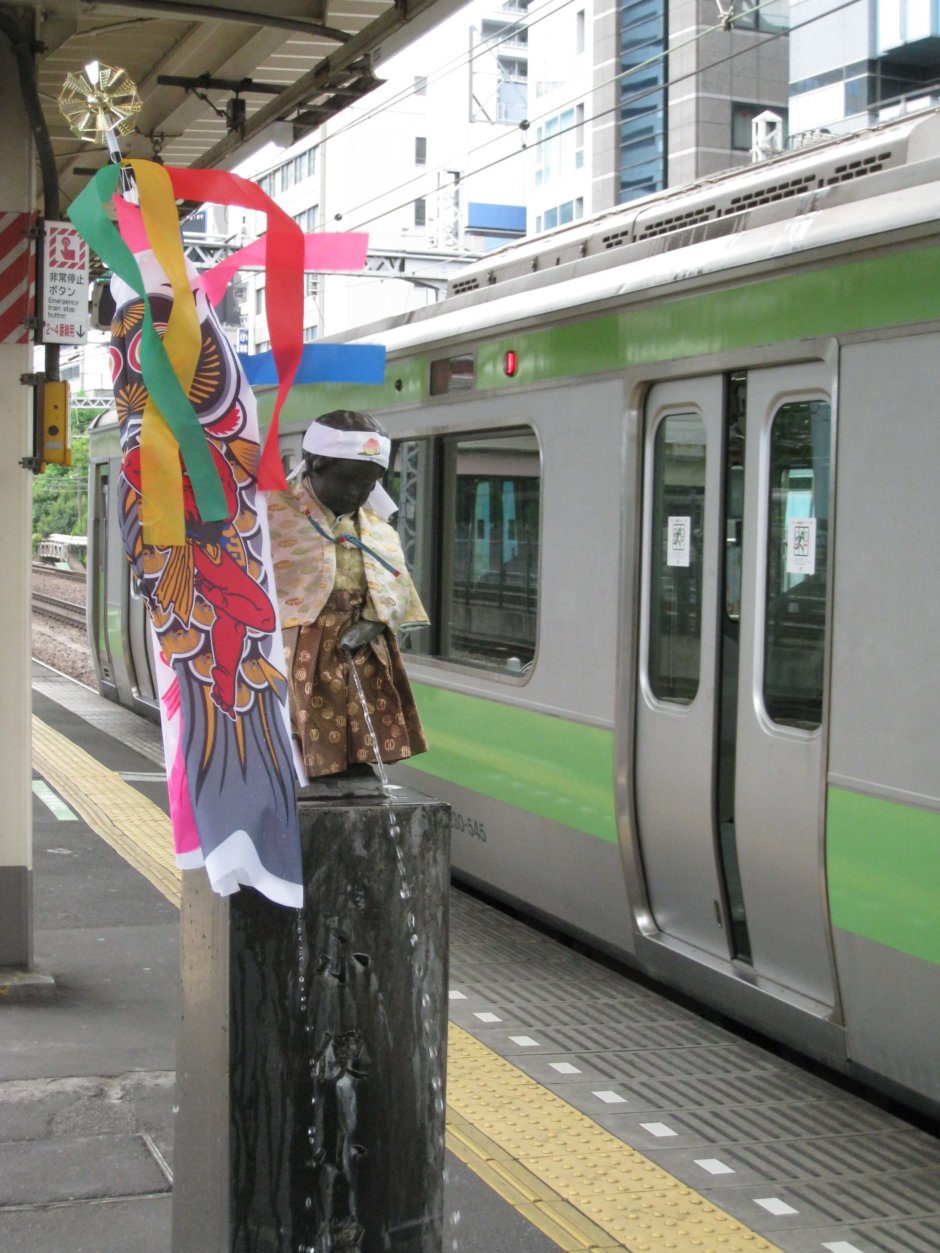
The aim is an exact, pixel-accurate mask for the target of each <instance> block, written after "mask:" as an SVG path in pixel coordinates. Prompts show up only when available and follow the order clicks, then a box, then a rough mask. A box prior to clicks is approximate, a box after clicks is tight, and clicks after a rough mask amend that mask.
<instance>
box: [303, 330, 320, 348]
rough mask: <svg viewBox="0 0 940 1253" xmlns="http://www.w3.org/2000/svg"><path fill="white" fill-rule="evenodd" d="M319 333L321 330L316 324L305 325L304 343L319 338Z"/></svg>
mask: <svg viewBox="0 0 940 1253" xmlns="http://www.w3.org/2000/svg"><path fill="white" fill-rule="evenodd" d="M318 334H319V332H318V329H317V327H316V326H305V327H304V343H305V344H310V343H312V342H313V340H315V339H316V338H317V335H318Z"/></svg>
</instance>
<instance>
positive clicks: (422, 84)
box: [415, 74, 428, 96]
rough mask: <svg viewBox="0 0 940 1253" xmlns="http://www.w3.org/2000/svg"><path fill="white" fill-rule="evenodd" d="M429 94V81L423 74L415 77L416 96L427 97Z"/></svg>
mask: <svg viewBox="0 0 940 1253" xmlns="http://www.w3.org/2000/svg"><path fill="white" fill-rule="evenodd" d="M427 94H428V80H427V78H426V77H425V75H423V74H416V75H415V95H416V96H426V95H427Z"/></svg>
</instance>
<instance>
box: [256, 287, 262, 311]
mask: <svg viewBox="0 0 940 1253" xmlns="http://www.w3.org/2000/svg"><path fill="white" fill-rule="evenodd" d="M255 313H256V314H258V313H264V286H263V285H262V286H260V287H256V288H255Z"/></svg>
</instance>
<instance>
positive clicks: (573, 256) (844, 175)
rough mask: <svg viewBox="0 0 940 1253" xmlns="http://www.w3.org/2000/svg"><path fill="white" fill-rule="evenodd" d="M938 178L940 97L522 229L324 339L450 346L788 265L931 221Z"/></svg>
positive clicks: (402, 347) (938, 199)
mask: <svg viewBox="0 0 940 1253" xmlns="http://www.w3.org/2000/svg"><path fill="white" fill-rule="evenodd" d="M938 191H940V110H938V109H931V110H928V111H924V112H922V113H919V114H917V115H911V116H909V117H907V118H904V119H901V120H899V121H896V122H892V123H886V124H884V125H882V126H879V127H874V128H872V129H871V130H868V131H864V132H862V133H860V134H853V135H850V136H843V137H841V138H838V139H833V140H831V141H827V142H823V143H819V144H815V145H813V146H812V147H808V148H805V149H801V150H800V151H798V152H794V153H787V154H783V155H781V156H779V157H776V158H772V159H770V160H769V161H766V162H762V163H760V165H755V166H753V167H747V168H745V169H743V170H741V169H739V170H731V171H728V172H727V173H725V174H722V175H719V176H716V177H715V178H711V179H708V180H704V181H700V182H696V183H694V184H692V185H690V186H686V187H683V188H678V189H675V190H671V191H667V192H662V193H659V194H658V195H656V196H654V197H649V198H646V199H644V200H641V201H636V202H633V203H631V204H629V205H621V206H619V207H618V208H616V209H611V210H607V211H605V212H603V213H600V214H598V215H596V216H595V217H593V218H589V219H585V220H584V221H581V222H577V223H574V224H572V225H571V226H567V227H564V228H561V229H559V230H556V231H552V232H551V233H550V234H548V235H540V236H538V237H536V238H534V239H526V240H520V241H519V242H518V243H515V244H512V245H507V246H506V247H505V248H503V249H500V250H499V252H497V253H494V254H490V256H489V257H488V258H487V259H486V260H485V261H481V262H480V263H477V264H475V265H473V266H471V267H468V269H467V270H465V271H463V272H462V273H461V275H460V276H459V277H458V278H457V279H456V280H455V281H454V284H453V287H454V288H455V290H454V292H453V294H452V295H449V296H447V297H445V299H444V300H442V301H439V302H438V303H436V304H433V305H428V306H426V307H424V308H422V309H417V310H413V311H411V312H410V313H406V314H402V315H399V316H397V317H393V318H388V319H385V320H383V321H379V322H375V323H373V324H371V325H367V326H361V327H358V328H354V329H350V330H348V331H346V332H344V333H343V334H341V335H337V336H335V337H330V339H325V340H324V341H323V342H331V339H332V341H333V342H346V343H350V342H352V343H374V344H384V345H385V347H386V348H387V350H388V351H389V353H392V354H395V353H398V352H407V351H409V350H411V349H414V348H416V347H421V346H424V345H428V346H430V345H431V344H434V345H436V346H438V347H440V348H447V347H449V346H452V345H459V344H461V343H462V342H463V341H464V340H465V339H467V338H475V337H479V336H481V335H484V336H491V335H493V334H494V333H502V332H504V331H510V330H512V329H514V328H516V327H520V326H523V325H526V324H531V323H532V322H533V320H538V322H539V323H541V324H547V323H550V322H553V321H559V320H566V319H570V318H571V317H572V316H575V315H576V312H580V313H586V312H588V311H589V310H592V309H595V310H598V311H599V310H601V309H603V308H605V307H607V306H609V305H610V304H611V303H617V304H620V305H627V304H630V303H631V302H636V301H640V300H643V299H647V298H649V297H650V296H652V295H656V294H666V293H667V292H668V294H669V295H677V294H679V293H680V292H682V291H688V290H692V289H695V288H698V287H701V286H703V285H708V284H713V283H715V282H716V281H726V280H727V281H735V280H736V281H740V279H741V278H743V276H744V275H745V274H746V273H752V274H756V273H758V272H765V273H767V272H775V271H776V272H781V271H784V270H787V269H791V268H792V267H794V266H796V265H798V264H801V263H803V262H806V261H812V260H815V259H821V258H823V257H825V256H826V255H833V256H835V255H838V254H841V253H844V251H845V250H846V249H847V248H851V249H857V248H859V247H877V246H878V242H879V238H881V239H884V238H886V237H887V236H889V235H891V236H894V237H896V236H897V233H898V232H899V231H906V232H907V233H908V235H909V237H914V236H916V235H918V234H920V235H925V234H928V233H930V232H932V231H934V230H935V229H936V224H937V221H938V217H940V209H938V206H940V195H938ZM458 284H462V287H461V290H460V291H457V290H456V287H457V286H458ZM497 328H498V331H497Z"/></svg>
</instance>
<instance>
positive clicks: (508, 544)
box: [89, 112, 940, 1114]
mask: <svg viewBox="0 0 940 1253" xmlns="http://www.w3.org/2000/svg"><path fill="white" fill-rule="evenodd" d="M344 338H345V339H346V340H347V342H349V341H350V339H351V340H352V342H358V343H364V344H365V343H381V344H384V345H385V346H386V348H387V354H388V357H387V371H386V381H385V383H384V385H382V386H380V387H353V386H340V385H328V386H316V387H314V386H303V387H296V388H295V389H294V391H293V392H292V394H291V396H290V398H289V400H288V403H287V405H286V407H285V410H284V413H283V415H282V430H283V453H284V457H285V462H286V464H288V465H290V464H291V463H293V462H294V461H296V459H297V457H298V456H299V455H300V439H301V434H302V431H303V429H304V428H305V426H306V424H307V423H308V422H309V420H310V419H311V418H312V417H313V416H315V415H316V414H317V413H319V412H322V411H324V410H326V409H332V408H338V407H344V408H365V409H368V410H369V411H370V412H371V413H373V414H375V415H376V417H378V418H379V419H380V421H381V422H382V423H383V424H384V426H385V427H386V429H387V430H388V432H389V434H390V435H391V436H392V438H393V441H394V461H393V465H392V467H390V473H389V486H390V489H391V490H392V491H393V493H394V494H396V496H397V498H398V500H399V502H400V514H399V518H400V522H399V529H400V531H401V533H402V538H403V542H404V546H405V551H406V555H407V557H408V560H409V563H410V566H411V568H412V569H413V571H414V572H415V576H416V581H417V583H418V585H419V589H420V591H421V593H422V596H423V599H424V601H425V603H426V605H427V606H428V607H429V609H430V613H431V618H432V620H433V621H432V626H431V627H430V628H427V629H426V630H424V631H423V632H418V633H415V634H413V635H412V636H410V637H409V641H408V647H409V651H408V654H407V660H408V668H409V672H410V675H411V678H412V681H413V684H414V686H415V690H416V694H417V697H418V701H419V706H420V710H421V714H422V718H423V720H424V722H425V725H426V729H427V731H428V735H429V739H430V742H431V751H430V752H429V753H428V754H427V755H426V756H422V757H419V758H416V759H414V761H413V763H412V764H410V765H409V766H408V767H403V766H400V767H397V768H396V769H397V771H398V774H399V777H400V779H401V781H402V782H404V781H407V782H408V783H410V784H414V785H416V786H417V787H419V788H421V789H422V790H424V791H426V792H431V793H433V794H435V795H438V796H441V797H443V798H444V799H446V800H447V801H449V802H450V804H451V805H452V806H453V813H454V833H453V863H454V873H455V875H456V876H457V877H458V878H459V879H461V880H463V881H466V882H469V883H471V884H474V885H476V886H477V887H479V888H481V889H483V890H485V891H486V892H487V893H489V894H490V895H491V896H494V897H497V898H499V899H501V900H503V901H505V902H508V903H510V904H511V905H512V906H514V907H516V908H517V909H519V910H521V911H523V912H525V913H527V914H529V915H531V916H533V917H536V918H538V919H541V920H544V921H546V922H548V923H550V924H551V925H552V926H553V927H555V928H557V929H558V930H559V931H561V932H563V933H567V934H570V935H571V936H573V937H576V938H577V939H579V940H581V941H583V942H586V943H587V944H589V945H591V946H592V947H593V948H595V949H596V950H599V951H603V952H604V953H607V954H610V955H613V956H614V957H616V958H618V959H620V960H622V961H623V962H625V963H627V964H629V965H630V966H632V967H634V968H637V969H639V970H641V971H642V972H644V973H645V974H646V975H649V976H651V977H653V978H655V979H656V980H658V981H661V982H663V983H665V984H667V985H670V986H671V987H673V988H676V989H679V990H681V991H682V992H683V993H686V994H688V995H690V996H691V997H693V998H695V999H696V1000H697V1001H698V1002H700V1003H702V1004H704V1005H708V1006H711V1007H714V1008H716V1009H718V1010H720V1011H721V1012H722V1013H724V1014H726V1015H728V1016H730V1017H733V1018H735V1019H737V1020H739V1021H740V1022H741V1023H744V1024H747V1025H748V1026H750V1027H752V1028H756V1029H758V1030H759V1031H761V1032H763V1033H765V1034H766V1035H767V1036H769V1037H771V1038H773V1039H775V1040H779V1041H781V1042H784V1043H785V1044H787V1045H791V1046H795V1047H797V1048H799V1049H801V1050H803V1051H804V1052H805V1053H807V1054H809V1055H811V1056H813V1057H815V1058H817V1059H821V1060H822V1061H824V1062H826V1063H827V1064H829V1065H832V1066H834V1067H836V1068H838V1069H839V1070H841V1071H843V1072H844V1073H848V1074H851V1075H853V1076H856V1077H860V1078H862V1079H864V1080H865V1081H867V1082H869V1083H871V1084H873V1085H875V1086H877V1087H880V1088H882V1089H884V1090H886V1091H888V1092H890V1093H892V1094H894V1095H896V1096H899V1097H900V1098H902V1099H903V1100H905V1101H907V1102H908V1103H910V1104H912V1105H914V1106H916V1107H919V1108H921V1109H923V1110H926V1111H928V1112H930V1113H933V1114H936V1113H937V1112H938V1111H940V1067H938V1065H937V1040H938V1039H940V907H938V906H940V729H938V719H937V708H938V705H940V648H938V645H937V633H938V622H940V543H938V539H937V535H936V524H935V521H934V520H933V518H934V509H935V502H936V499H937V470H938V466H940V419H938V414H937V408H936V406H937V403H938V401H937V398H938V393H940V364H938V363H940V116H938V115H937V114H936V113H934V112H929V113H923V114H920V115H917V116H912V117H909V118H905V119H901V120H899V121H896V122H894V123H891V124H886V125H884V126H881V127H878V128H875V129H872V130H869V131H865V132H862V133H859V134H855V135H852V136H848V137H843V138H837V139H831V140H828V141H825V142H821V143H819V144H816V145H814V146H812V147H808V148H804V149H801V150H798V151H795V152H792V153H788V154H785V155H781V156H779V157H776V158H774V159H772V160H769V161H766V162H763V163H760V164H756V165H753V166H750V167H748V168H745V169H742V170H737V171H730V172H728V173H727V174H724V175H720V176H717V177H712V178H709V179H707V180H705V181H702V182H699V183H696V184H694V185H691V186H688V187H684V188H681V189H677V190H673V191H669V192H665V193H662V194H659V195H657V196H653V197H650V198H648V199H645V200H641V201H637V202H634V203H632V204H629V205H626V206H621V207H619V208H617V209H614V210H611V211H609V212H607V213H605V214H602V215H599V216H597V217H595V218H592V219H590V220H584V221H580V222H576V223H573V224H570V225H569V226H566V227H564V228H562V229H560V230H558V231H555V232H552V233H550V234H547V235H543V236H539V237H537V238H533V239H527V240H523V241H521V242H519V243H516V244H513V245H510V246H508V247H506V248H504V249H502V250H500V251H498V252H496V253H493V254H491V255H490V256H488V257H487V258H486V259H485V260H483V261H480V262H478V263H475V264H474V265H473V266H472V267H471V268H469V269H468V270H466V271H464V272H463V273H461V274H460V275H459V277H458V278H457V279H456V280H455V281H454V282H453V283H452V284H451V288H450V290H449V292H448V294H447V296H446V298H445V299H443V300H441V301H440V302H439V303H437V304H436V305H433V306H431V307H429V308H427V309H424V310H421V311H420V312H417V313H412V314H409V315H408V316H406V317H402V318H399V319H396V320H392V321H388V322H385V323H382V324H376V325H373V326H369V327H366V328H363V329H361V330H359V331H357V332H356V333H355V334H354V335H353V336H352V337H350V336H346V337H344ZM259 398H260V402H261V405H262V411H264V409H265V408H266V409H267V411H268V412H270V410H271V408H272V406H273V393H272V392H270V391H265V392H262V393H261V394H260V397H259ZM119 475H120V460H119V453H118V438H117V430H116V427H115V425H114V419H113V416H112V417H111V418H109V419H101V420H99V422H98V423H97V425H96V426H95V428H94V430H93V432H92V436H91V456H90V476H91V483H90V492H89V498H90V501H91V510H90V522H89V551H90V553H91V560H90V561H89V571H90V574H89V578H90V593H89V596H90V605H91V614H90V628H89V629H90V632H91V635H92V644H93V651H94V654H95V659H96V665H97V667H98V674H99V681H100V686H101V691H102V692H104V693H105V694H106V695H108V696H110V697H112V698H113V699H115V700H117V701H120V702H121V703H123V704H126V705H128V706H131V707H134V708H137V709H139V710H141V711H142V712H145V711H148V710H149V711H152V710H153V708H154V704H155V701H154V690H153V680H152V675H151V671H150V659H149V644H148V636H147V632H146V628H145V617H144V612H143V606H142V603H141V602H140V599H139V597H138V596H137V594H136V591H135V589H134V587H133V586H132V585H131V583H130V581H129V577H128V571H127V567H126V562H125V560H124V557H123V554H122V553H121V550H120V539H119V536H118V533H117V527H116V526H115V525H114V519H115V516H116V502H117V488H118V478H119Z"/></svg>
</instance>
